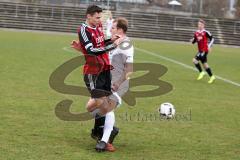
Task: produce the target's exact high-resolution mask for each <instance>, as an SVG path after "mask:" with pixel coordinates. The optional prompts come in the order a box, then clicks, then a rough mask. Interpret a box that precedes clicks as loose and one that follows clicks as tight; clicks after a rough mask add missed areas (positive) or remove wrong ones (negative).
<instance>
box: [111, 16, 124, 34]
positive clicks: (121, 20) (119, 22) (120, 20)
mask: <svg viewBox="0 0 240 160" xmlns="http://www.w3.org/2000/svg"><path fill="white" fill-rule="evenodd" d="M113 22H114V23H115V22H117V28H118V29H119V28H120V29H122V30H123V32H124V33H126V32H127V30H128V20H127V19H126V18H123V17H119V18H117V19H115V20H114V21H113Z"/></svg>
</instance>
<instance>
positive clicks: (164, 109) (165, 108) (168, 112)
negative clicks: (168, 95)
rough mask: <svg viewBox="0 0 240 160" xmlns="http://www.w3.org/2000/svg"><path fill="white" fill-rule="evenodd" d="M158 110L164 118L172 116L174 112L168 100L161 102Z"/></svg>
mask: <svg viewBox="0 0 240 160" xmlns="http://www.w3.org/2000/svg"><path fill="white" fill-rule="evenodd" d="M158 111H159V113H160V115H161V116H163V117H166V118H173V117H174V115H175V112H176V110H175V108H174V106H173V105H172V104H171V103H168V102H166V103H162V104H161V106H160V107H159V110H158Z"/></svg>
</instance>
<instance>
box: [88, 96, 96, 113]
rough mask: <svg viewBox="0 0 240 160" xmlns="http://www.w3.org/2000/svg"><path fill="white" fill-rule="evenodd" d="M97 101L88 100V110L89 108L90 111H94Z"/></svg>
mask: <svg viewBox="0 0 240 160" xmlns="http://www.w3.org/2000/svg"><path fill="white" fill-rule="evenodd" d="M96 104H97V103H96V100H95V99H92V98H91V99H89V101H88V103H87V105H86V108H87V110H88V112H91V111H93V110H94V109H95V108H96V106H97V105H96Z"/></svg>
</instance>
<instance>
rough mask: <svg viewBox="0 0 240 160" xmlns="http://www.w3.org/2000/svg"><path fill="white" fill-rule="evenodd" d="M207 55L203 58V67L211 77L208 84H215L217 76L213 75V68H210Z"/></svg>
mask: <svg viewBox="0 0 240 160" xmlns="http://www.w3.org/2000/svg"><path fill="white" fill-rule="evenodd" d="M207 55H208V53H205V54H204V55H203V56H202V58H201V62H202V63H203V67H204V69H205V71H206V72H207V74H208V75H209V77H210V79H209V81H208V83H213V82H214V80H215V79H216V78H215V76H214V75H213V73H212V70H211V68H210V67H209V65H208V63H207Z"/></svg>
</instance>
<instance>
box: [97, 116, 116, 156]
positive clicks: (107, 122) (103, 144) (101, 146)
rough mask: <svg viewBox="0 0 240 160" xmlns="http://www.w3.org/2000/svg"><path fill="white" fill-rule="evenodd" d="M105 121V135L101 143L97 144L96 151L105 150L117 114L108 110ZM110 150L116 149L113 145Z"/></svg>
mask: <svg viewBox="0 0 240 160" xmlns="http://www.w3.org/2000/svg"><path fill="white" fill-rule="evenodd" d="M105 117H106V118H105V123H104V129H103V136H102V138H101V141H100V142H99V143H97V145H96V151H98V152H101V151H105V150H106V148H107V143H108V141H109V137H110V135H111V133H113V132H112V131H113V126H114V123H115V115H114V112H113V111H111V112H108V113H107V114H106V116H105ZM110 149H112V150H110V151H114V150H115V149H114V148H113V147H111V148H110Z"/></svg>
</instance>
